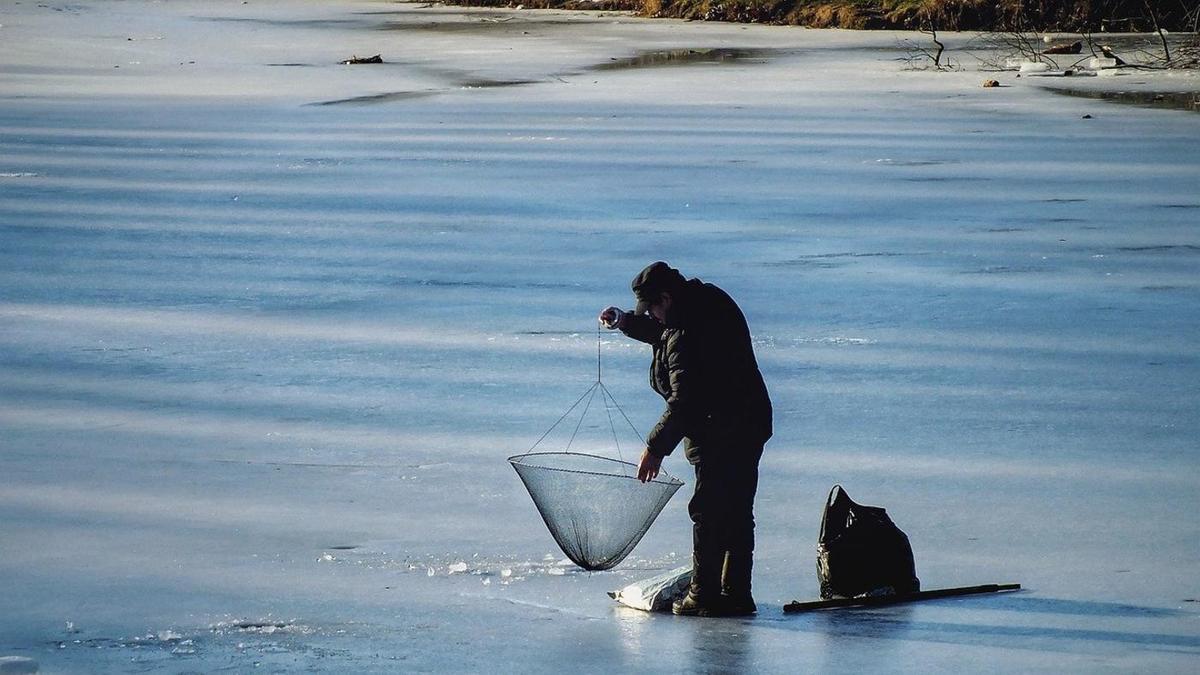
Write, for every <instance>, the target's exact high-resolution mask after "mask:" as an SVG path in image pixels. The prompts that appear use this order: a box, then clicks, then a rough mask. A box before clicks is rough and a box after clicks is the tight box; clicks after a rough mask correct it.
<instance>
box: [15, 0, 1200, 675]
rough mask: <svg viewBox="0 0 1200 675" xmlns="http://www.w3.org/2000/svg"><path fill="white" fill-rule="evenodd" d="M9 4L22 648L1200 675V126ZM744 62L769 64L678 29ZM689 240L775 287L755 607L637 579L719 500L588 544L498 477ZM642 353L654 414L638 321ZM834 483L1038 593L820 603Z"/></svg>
mask: <svg viewBox="0 0 1200 675" xmlns="http://www.w3.org/2000/svg"><path fill="white" fill-rule="evenodd" d="M0 24H2V27H0V353H2V354H3V358H2V359H0V579H4V581H5V584H4V586H5V589H4V596H3V601H0V602H2V604H0V658H7V657H19V658H25V659H30V660H32V662H34V664H35V665H36V666H38V667H40V668H41V669H42V670H43V671H44V672H124V671H132V670H137V671H142V672H146V671H151V672H183V671H205V672H210V671H217V670H221V669H229V670H233V671H237V672H242V671H250V670H254V669H256V668H257V669H264V670H304V669H311V670H319V671H330V672H397V671H408V672H412V671H418V672H419V671H429V670H453V671H468V672H469V671H483V670H487V671H495V670H497V669H499V670H514V671H516V670H521V671H528V672H559V671H561V669H562V667H563V664H572V666H573V667H575V668H576V669H578V670H580V671H585V672H597V671H604V672H614V671H620V670H635V671H663V672H678V671H681V670H685V671H694V670H704V671H727V672H736V671H745V670H756V671H761V672H797V671H801V672H804V671H838V672H860V671H861V672H877V671H900V672H916V671H919V672H923V673H929V672H962V671H972V670H975V671H978V670H987V671H1002V672H1021V673H1025V672H1037V671H1041V672H1064V671H1073V672H1088V673H1091V672H1097V671H1110V672H1111V671H1118V672H1128V671H1154V672H1191V671H1193V670H1194V669H1195V664H1196V662H1197V656H1198V655H1200V611H1198V609H1197V605H1196V601H1197V598H1200V588H1197V581H1196V570H1197V569H1198V563H1200V521H1198V520H1197V518H1196V516H1195V514H1196V513H1197V512H1200V478H1198V476H1200V471H1198V469H1200V461H1198V459H1197V441H1196V439H1197V438H1200V430H1198V429H1197V426H1198V417H1200V416H1198V409H1197V406H1198V404H1197V401H1198V400H1200V397H1198V396H1197V394H1200V391H1198V389H1200V387H1198V385H1197V383H1198V382H1200V357H1198V356H1197V336H1198V335H1200V302H1197V300H1200V275H1198V272H1200V234H1198V233H1197V222H1198V218H1200V196H1198V195H1200V190H1198V188H1200V162H1198V160H1197V157H1200V133H1198V131H1200V129H1198V127H1200V116H1197V115H1195V114H1191V113H1184V112H1178V111H1168V110H1151V109H1145V108H1139V107H1134V106H1121V105H1117V104H1113V103H1107V102H1103V101H1098V100H1090V99H1083V98H1071V97H1063V96H1056V95H1054V94H1052V93H1049V92H1047V91H1045V90H1043V89H1040V88H1038V86H1039V85H1038V82H1040V83H1042V84H1045V83H1047V79H1045V78H1043V79H1041V80H1038V81H1037V82H1035V81H1033V80H1030V79H1026V78H1020V79H1018V78H1016V77H1015V73H1009V74H992V73H988V74H986V77H997V78H998V79H1001V80H1002V81H1003V83H1004V84H1006V85H1010V86H1005V87H1000V88H993V89H984V88H982V87H980V86H979V83H980V81H981V79H983V77H984V76H985V75H984V74H981V73H978V72H972V71H969V70H967V71H961V72H952V73H934V72H914V71H906V70H903V68H902V64H901V63H900V62H897V61H895V60H894V59H895V58H896V57H897V56H898V55H899V54H901V53H902V50H901V49H899V48H898V47H897V45H898V43H899V40H900V39H902V38H915V39H920V37H919V36H911V35H905V34H889V33H857V32H848V31H810V30H802V29H796V28H772V27H763V26H737V25H719V24H700V23H681V22H671V21H642V20H635V19H632V18H628V17H625V16H621V15H615V14H601V13H590V14H581V15H574V14H573V15H570V16H568V15H565V14H560V13H534V12H507V11H492V10H462V9H455V8H445V7H430V8H421V7H420V6H417V5H405V4H393V3H385V2H378V3H375V2H323V3H309V2H286V1H282V0H270V1H257V0H256V1H255V2H251V3H248V4H242V3H241V2H197V1H188V0H185V1H183V2H171V3H158V2H142V1H140V0H139V1H130V2H123V3H107V2H95V1H93V0H77V1H74V2H71V3H60V2H43V3H33V2H22V3H19V4H18V3H4V4H2V5H0ZM969 37H970V36H956V35H950V36H947V39H948V40H949V44H950V45H951V47H952V48H954V49H957V48H960V47H961V46H962V45H963V44H964V43H965V42H966V41H967V40H968V39H969ZM717 48H724V49H730V50H755V51H753V52H752V55H751V56H745V57H739V58H727V59H716V58H708V59H692V60H688V59H686V58H675V57H670V54H677V53H679V50H689V49H694V50H706V49H717ZM375 53H380V54H382V56H383V59H384V61H385V63H384V64H379V65H363V66H341V65H337V62H338V61H340V60H343V59H346V58H349V57H350V56H352V55H355V54H357V55H360V56H362V55H371V54H375ZM729 53H730V54H733V52H729ZM739 53H740V52H739ZM663 54H667V56H662V55H663ZM645 55H650V56H645ZM612 63H618V64H622V65H624V64H629V67H601V66H606V65H607V64H612ZM289 64H298V65H289ZM1102 79H1103V78H1089V79H1088V80H1087V81H1086V82H1081V83H1078V84H1073V85H1072V86H1081V87H1101V86H1105V82H1103V81H1101V80H1102ZM1106 81H1107V82H1108V83H1109V85H1110V86H1112V85H1113V84H1114V83H1116V82H1119V83H1120V86H1121V87H1123V88H1124V87H1133V88H1138V87H1141V88H1153V87H1156V86H1158V85H1160V84H1163V83H1170V84H1172V85H1173V84H1180V83H1183V84H1184V85H1187V84H1188V83H1191V82H1194V78H1190V77H1189V76H1183V75H1180V76H1176V75H1166V74H1162V75H1159V74H1145V75H1138V76H1137V77H1135V78H1131V77H1123V78H1119V79H1118V80H1116V81H1114V80H1106ZM1164 86H1165V85H1164ZM321 103H325V104H327V105H315V104H321ZM1084 115H1090V116H1091V117H1090V119H1084ZM656 259H666V260H669V261H671V262H672V263H673V264H674V265H676V266H678V267H679V268H681V269H682V270H684V271H685V272H686V273H688V274H689V275H698V276H701V277H703V278H705V279H707V280H711V281H714V282H716V283H718V284H720V285H721V286H722V287H724V288H726V289H727V290H728V291H730V292H731V294H732V295H733V296H734V297H735V298H737V299H738V300H739V302H740V303H741V305H742V307H743V309H744V310H745V312H746V314H747V316H748V318H749V322H750V325H751V328H752V330H753V332H754V336H755V344H756V350H757V353H758V355H759V359H760V362H761V365H762V367H763V371H764V375H765V377H766V379H767V383H768V386H769V388H770V390H771V394H772V397H773V400H774V403H775V409H776V418H777V425H776V436H775V438H774V439H773V440H772V441H771V443H770V444H769V446H768V449H767V453H766V456H765V457H764V460H763V468H762V472H763V473H762V481H761V487H760V498H759V502H758V509H757V516H758V527H759V530H758V532H759V550H758V552H757V557H756V567H755V584H756V586H755V598H756V600H757V601H758V603H759V607H760V615H759V616H758V617H757V618H755V619H752V620H734V621H686V620H679V619H675V618H674V617H669V616H667V617H664V616H649V615H646V614H645V613H642V612H637V611H634V610H623V609H621V608H619V607H616V606H615V603H613V601H612V600H611V599H609V598H608V597H607V595H606V591H610V590H612V589H614V588H621V587H623V586H625V585H627V584H628V583H630V582H632V581H635V580H637V579H643V578H646V577H648V576H651V575H653V574H655V573H658V572H661V571H665V570H668V569H672V568H674V567H677V566H679V565H681V564H685V563H686V559H687V556H688V554H689V549H690V534H689V532H690V530H689V524H688V519H687V513H686V500H685V499H675V500H673V501H672V503H670V504H668V506H667V508H666V510H664V512H663V514H662V516H661V517H660V518H659V520H658V521H657V522H656V524H655V526H654V527H653V528H652V529H651V530H650V532H649V533H648V534H647V535H646V537H645V539H644V540H643V541H642V542H641V543H640V545H639V546H638V548H637V549H636V550H635V551H634V552H633V554H632V555H631V556H630V558H628V559H627V560H626V561H625V562H624V563H622V564H621V565H620V566H618V567H617V568H615V569H614V570H611V571H608V572H603V573H592V574H589V573H585V572H582V571H580V570H577V569H575V568H574V567H573V566H571V565H570V564H569V562H568V563H567V564H562V563H563V561H562V560H561V554H559V553H558V552H557V550H556V547H555V545H554V542H553V541H552V540H551V539H550V537H549V535H548V534H547V533H546V530H545V527H544V526H543V525H542V523H541V522H540V521H539V518H538V515H537V513H536V511H535V510H534V509H533V508H532V507H531V506H530V504H529V499H528V497H527V496H526V495H525V493H524V489H523V487H522V486H521V484H520V481H519V480H518V479H517V478H516V476H514V475H513V473H512V471H511V469H509V467H508V465H507V463H506V462H505V461H504V459H505V458H506V457H508V456H510V455H512V454H514V453H517V452H521V451H523V450H525V449H526V448H528V447H529V446H530V444H531V443H532V442H533V441H535V440H536V437H537V435H538V434H539V433H540V432H541V431H542V430H544V429H545V428H546V427H547V426H548V425H549V424H550V423H552V422H553V421H554V420H553V418H554V416H556V415H557V414H558V412H559V411H561V410H562V409H563V406H564V405H565V404H567V403H569V402H570V400H573V397H574V395H575V394H577V393H578V391H580V390H581V389H582V388H583V387H585V386H586V385H587V384H588V383H589V382H591V381H593V379H594V376H595V370H594V366H595V355H596V351H595V350H596V341H595V340H596V338H595V334H594V333H593V332H592V331H593V330H594V317H595V315H596V312H597V311H598V310H599V309H600V308H602V307H604V306H606V305H608V304H622V305H625V306H627V304H628V303H629V302H630V300H631V298H630V296H629V293H628V283H629V279H630V278H631V276H632V275H633V274H634V273H635V272H636V271H637V270H638V269H641V267H642V266H644V265H645V264H646V263H648V262H650V261H652V260H656ZM600 346H601V351H602V355H603V358H604V364H605V371H604V372H605V375H604V377H605V382H606V385H607V386H608V387H609V388H610V389H611V390H613V392H614V393H615V394H616V395H617V396H618V398H620V400H621V403H622V406H623V407H624V408H625V410H626V411H628V412H629V413H630V416H631V418H632V419H633V421H634V423H635V424H636V425H637V426H638V427H639V428H641V429H643V430H646V429H649V428H650V426H651V425H652V424H653V422H654V421H655V419H656V418H657V416H658V414H659V412H660V409H661V401H660V400H658V398H657V396H655V395H654V394H653V393H652V392H650V391H649V388H648V387H647V386H646V379H645V378H646V374H645V370H646V367H647V361H648V354H647V353H646V351H645V349H644V347H642V346H641V345H639V344H637V343H633V342H632V341H629V340H626V339H624V338H622V337H621V336H619V335H616V336H614V335H612V334H605V335H604V336H603V337H602V342H601V345H600ZM666 468H667V469H668V470H669V471H671V472H672V473H674V474H676V475H682V476H684V477H685V478H686V477H687V473H686V471H687V467H686V465H685V463H684V462H683V460H682V458H680V457H677V456H675V457H672V458H670V459H668V463H667V465H666ZM835 482H840V483H842V484H843V485H846V486H847V489H848V490H850V491H851V492H852V493H853V494H855V495H856V496H860V497H861V498H862V499H863V500H864V501H866V502H868V503H872V504H879V505H882V506H885V507H886V508H887V509H888V512H889V513H890V514H891V515H892V516H893V518H894V519H895V520H896V522H897V523H899V524H900V525H901V526H902V527H903V528H904V529H905V531H906V532H907V533H908V534H909V536H910V538H911V540H912V544H913V548H914V553H915V557H916V562H917V571H918V575H919V576H920V577H921V580H922V582H923V585H926V586H928V587H929V588H937V587H945V586H960V585H972V584H979V583H988V582H1010V581H1016V582H1021V583H1022V584H1024V586H1025V587H1026V588H1027V589H1028V590H1026V591H1023V592H1021V593H1018V594H1015V595H1012V596H1009V597H1004V598H993V597H975V598H963V599H957V600H945V601H936V602H930V603H924V604H921V605H913V606H908V607H889V608H880V609H872V610H855V611H845V612H838V613H830V614H816V615H805V616H803V617H785V616H784V615H783V613H782V609H781V608H782V605H783V604H784V603H786V602H788V601H791V600H793V599H806V598H813V597H815V596H816V594H817V589H816V577H815V567H814V561H815V550H814V547H815V540H816V535H817V530H818V527H819V518H820V508H821V505H822V502H823V499H824V496H825V494H826V493H827V491H828V489H829V487H830V486H831V485H832V484H833V483H835ZM686 491H687V488H686V487H685V488H684V492H686ZM464 565H465V569H464V568H463V566H464ZM164 637H165V638H166V639H163V638H164ZM14 667H15V666H14Z"/></svg>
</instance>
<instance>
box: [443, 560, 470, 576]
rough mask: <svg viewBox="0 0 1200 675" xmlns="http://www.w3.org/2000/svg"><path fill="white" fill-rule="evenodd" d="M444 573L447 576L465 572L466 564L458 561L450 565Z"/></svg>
mask: <svg viewBox="0 0 1200 675" xmlns="http://www.w3.org/2000/svg"><path fill="white" fill-rule="evenodd" d="M446 571H447V572H448V573H449V574H462V573H463V572H466V571H467V563H465V562H463V561H461V560H460V561H458V562H456V563H453V564H451V565H450V567H449V568H447V569H446Z"/></svg>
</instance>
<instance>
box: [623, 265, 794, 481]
mask: <svg viewBox="0 0 1200 675" xmlns="http://www.w3.org/2000/svg"><path fill="white" fill-rule="evenodd" d="M672 299H673V300H672V306H671V314H670V316H668V317H667V324H668V325H667V326H666V327H664V326H663V325H662V324H660V323H658V322H657V321H655V320H654V319H653V318H651V317H649V316H646V315H630V316H628V317H627V319H626V322H625V327H624V329H623V332H624V333H625V334H626V335H628V336H629V337H631V338H634V339H636V340H641V341H642V342H646V343H649V344H650V345H652V346H653V347H654V360H653V362H652V363H651V365H650V386H651V387H653V388H654V391H656V392H658V393H659V394H660V395H661V396H662V397H663V398H664V399H666V402H667V409H666V411H664V412H663V414H662V418H661V419H659V421H658V424H657V425H655V427H654V429H653V430H652V431H651V432H650V435H649V436H648V437H647V438H646V446H647V447H648V448H649V449H650V452H652V453H654V454H656V455H658V456H660V457H665V456H666V455H669V454H671V452H672V451H673V450H674V449H675V446H676V445H678V444H679V441H680V440H684V441H685V443H684V454H685V455H686V456H687V459H688V461H689V462H691V463H693V464H696V463H698V462H699V461H700V458H701V456H702V455H703V453H704V448H705V447H706V446H720V447H721V448H725V447H729V446H740V445H755V446H758V447H761V446H762V444H763V443H766V441H767V439H769V438H770V437H771V400H770V398H769V397H768V395H767V387H766V385H765V384H764V383H763V378H762V373H760V372H759V370H758V362H757V361H756V360H755V358H754V348H753V346H752V345H751V344H750V330H749V328H747V326H746V318H745V317H744V316H743V315H742V311H741V310H740V309H738V306H737V304H736V303H735V302H734V301H733V299H732V298H730V297H729V295H727V294H726V293H725V291H722V290H721V289H720V288H717V287H716V286H714V285H712V284H706V283H704V282H702V281H700V280H699V279H692V280H690V281H688V282H686V283H685V284H684V285H683V287H682V288H681V289H679V290H678V291H677V292H676V293H674V294H673V295H672Z"/></svg>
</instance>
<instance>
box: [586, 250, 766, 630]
mask: <svg viewBox="0 0 1200 675" xmlns="http://www.w3.org/2000/svg"><path fill="white" fill-rule="evenodd" d="M632 286H633V294H634V297H635V298H636V300H637V306H636V309H634V311H633V312H623V311H621V310H620V309H618V308H616V307H609V308H607V309H605V310H604V311H603V312H601V314H600V321H601V322H602V323H603V324H604V325H605V326H607V327H609V328H610V329H615V328H619V329H620V330H621V332H623V333H625V334H626V335H628V336H629V337H631V338H634V339H636V340H641V341H642V342H646V343H648V344H650V345H651V346H653V348H654V358H653V361H652V363H651V366H650V386H651V387H653V388H654V390H655V391H656V392H658V393H659V394H660V395H661V396H662V397H663V398H664V399H665V400H666V402H667V409H666V411H664V412H663V414H662V417H661V419H659V421H658V424H657V425H655V427H654V429H653V430H652V431H651V432H650V435H649V436H648V437H647V439H646V449H645V451H644V452H643V453H642V458H641V461H640V463H639V464H638V479H640V480H641V481H643V482H645V481H648V480H653V479H654V478H655V477H657V476H658V473H659V468H660V466H661V465H662V460H663V458H664V457H666V456H667V455H669V454H671V452H672V451H673V450H674V449H675V446H676V445H678V444H679V441H680V440H682V441H683V448H684V456H686V457H687V460H688V461H689V462H690V463H691V464H692V465H693V466H694V467H695V470H696V490H695V494H694V495H693V496H692V500H691V502H689V503H688V513H689V514H690V515H691V518H692V582H691V586H690V587H689V589H688V594H687V596H686V597H685V598H683V599H682V600H679V601H677V602H675V604H674V606H673V607H672V609H673V611H674V612H675V613H676V614H688V615H699V616H745V615H749V614H754V613H755V611H757V608H756V607H755V604H754V598H753V597H752V595H751V593H750V577H751V569H752V566H753V551H754V494H755V492H756V491H757V489H758V462H759V459H760V458H761V457H762V452H763V446H764V444H765V443H766V442H767V439H769V438H770V437H771V401H770V398H768V396H767V388H766V385H765V384H764V383H763V379H762V374H761V373H760V372H759V370H758V362H757V361H756V360H755V358H754V349H753V347H752V346H751V343H750V331H749V329H748V328H747V326H746V319H745V317H744V316H743V315H742V312H741V310H740V309H739V308H738V306H737V304H736V303H735V302H734V301H733V299H732V298H730V297H729V296H728V295H727V294H726V293H725V292H724V291H722V290H721V289H720V288H717V287H716V286H714V285H712V284H706V283H704V282H702V281H700V280H699V279H691V280H687V279H684V277H683V275H682V274H680V273H679V271H678V270H676V269H673V268H671V267H670V266H668V265H667V264H666V263H664V262H656V263H654V264H653V265H650V266H649V267H647V268H646V269H644V270H642V271H641V272H640V273H639V274H638V275H637V276H636V277H634V279H633V283H632ZM647 314H648V315H647Z"/></svg>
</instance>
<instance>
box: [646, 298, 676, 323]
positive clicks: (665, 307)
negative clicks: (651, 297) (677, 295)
mask: <svg viewBox="0 0 1200 675" xmlns="http://www.w3.org/2000/svg"><path fill="white" fill-rule="evenodd" d="M670 309H671V294H670V293H663V294H661V295H659V296H658V300H655V301H654V302H652V303H651V304H650V307H649V308H647V310H646V311H647V312H649V313H650V316H652V317H654V320H655V321H657V322H659V323H661V324H663V325H664V326H665V325H667V312H668V311H669V310H670Z"/></svg>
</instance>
